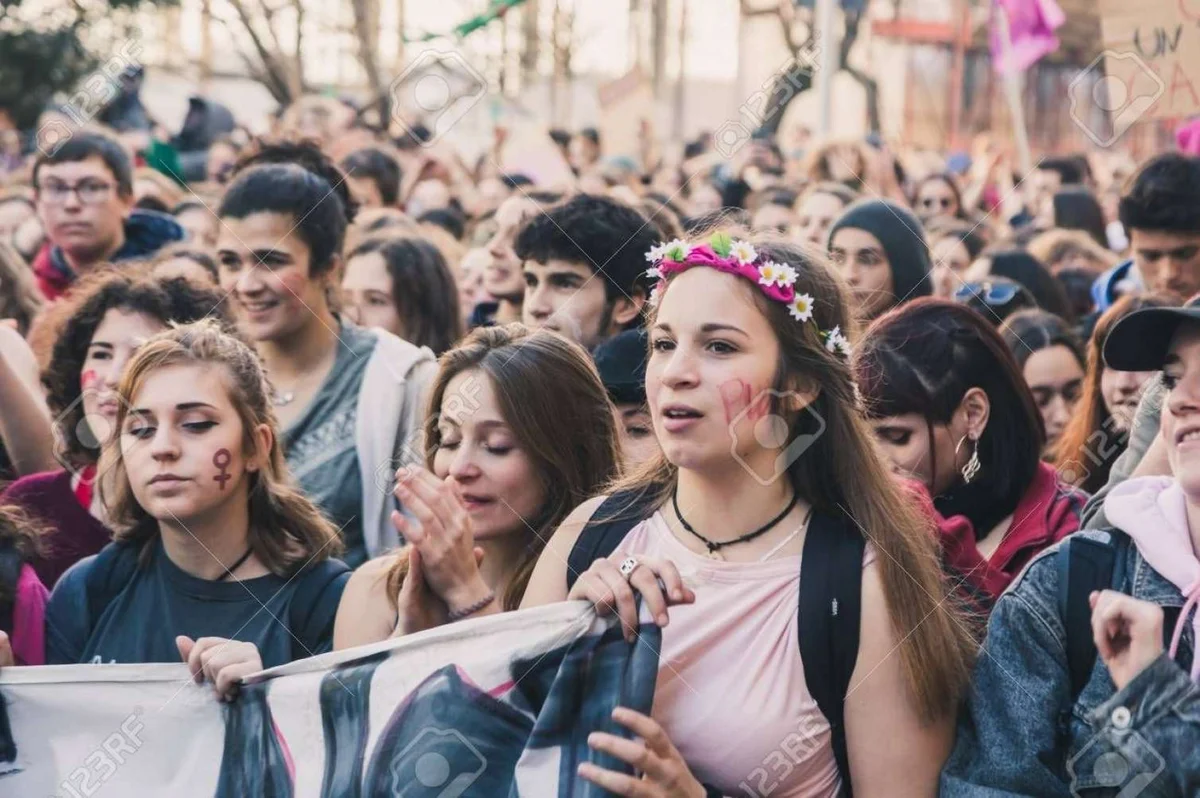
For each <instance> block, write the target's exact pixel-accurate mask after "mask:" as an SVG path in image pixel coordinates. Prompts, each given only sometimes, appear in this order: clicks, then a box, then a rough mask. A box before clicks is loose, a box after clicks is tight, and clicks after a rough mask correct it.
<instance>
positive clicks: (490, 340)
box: [387, 323, 620, 610]
mask: <svg viewBox="0 0 1200 798" xmlns="http://www.w3.org/2000/svg"><path fill="white" fill-rule="evenodd" d="M471 370H477V371H479V372H482V374H483V376H484V377H485V378H486V379H488V380H490V382H491V385H492V388H493V390H494V391H495V393H496V397H497V399H498V401H499V403H500V415H501V416H502V417H503V419H504V421H505V422H506V423H507V424H508V426H509V427H510V428H511V429H512V432H513V435H514V436H515V437H516V439H517V442H518V445H519V446H520V447H521V449H522V450H523V451H524V452H525V454H527V455H528V456H529V459H530V460H531V461H532V462H533V467H534V471H535V472H536V473H537V478H538V480H539V481H540V482H541V484H542V487H543V489H544V490H545V495H546V499H545V501H544V502H543V503H542V507H541V509H540V510H539V512H538V514H537V515H536V516H534V517H533V518H529V519H526V524H527V526H528V527H529V529H530V536H529V541H528V545H527V547H526V550H525V553H524V556H523V557H522V558H521V562H520V564H519V565H518V566H517V569H516V572H515V573H514V574H513V576H512V578H511V579H510V580H509V582H508V588H507V589H506V590H505V593H504V596H503V606H504V608H505V609H506V610H515V609H517V608H518V607H520V605H521V598H522V596H524V595H525V587H526V585H528V584H529V577H530V576H531V575H532V574H533V567H534V565H535V564H536V563H537V559H538V556H539V555H540V554H541V553H542V549H543V548H545V545H546V541H547V540H549V539H550V536H551V535H552V534H554V531H555V530H556V529H557V528H558V526H559V524H561V523H562V521H563V519H565V518H566V517H567V515H568V514H569V513H570V512H571V510H573V509H575V507H577V506H578V505H579V504H581V503H583V502H584V501H586V500H587V499H589V498H591V497H592V496H595V495H597V494H598V493H600V491H601V489H602V488H603V487H604V485H605V484H607V483H608V482H609V481H610V480H611V479H612V478H613V477H615V476H616V474H617V469H618V463H619V462H620V455H619V451H618V446H617V430H616V421H615V420H614V419H613V414H612V406H611V405H610V404H609V401H608V394H607V393H606V392H605V390H604V384H603V383H602V382H601V381H600V375H599V373H597V371H596V366H595V364H593V363H592V359H591V358H590V357H589V356H588V354H587V352H586V351H585V350H584V349H583V348H582V347H581V346H579V345H578V344H576V343H573V342H571V341H568V340H567V339H565V338H563V337H561V336H559V335H557V334H555V333H552V332H548V331H546V330H530V329H529V328H527V327H525V326H524V325H522V324H518V323H513V324H507V325H504V326H502V327H481V328H479V329H477V330H475V331H474V332H472V333H471V334H470V335H468V336H467V337H466V339H464V340H463V342H462V343H461V344H459V345H458V346H457V347H455V348H454V349H451V350H450V351H449V352H447V353H446V354H444V355H442V358H441V362H440V368H439V369H438V373H437V376H436V377H435V378H434V382H433V388H432V389H431V390H430V395H429V411H428V413H427V414H426V417H425V430H424V432H425V465H426V467H428V468H429V469H430V470H432V469H433V457H434V455H435V454H436V453H437V450H438V447H439V445H440V443H441V434H440V432H439V429H438V420H439V418H440V417H441V414H442V413H443V412H453V411H451V410H448V408H450V406H451V405H452V404H454V403H456V401H457V402H461V397H454V396H451V397H447V396H446V386H447V385H448V384H449V383H450V380H452V379H453V378H454V377H455V376H457V375H459V374H461V373H463V372H465V371H471ZM460 406H461V405H460ZM466 409H469V407H468V408H466ZM407 574H408V557H407V555H406V554H405V552H404V551H401V552H400V553H399V556H398V557H397V559H396V563H395V564H394V565H393V566H392V567H391V569H390V570H389V571H388V579H387V584H388V596H389V597H391V600H392V601H393V602H395V600H396V597H397V596H398V595H399V592H400V585H401V583H402V582H403V581H404V578H405V576H406V575H407Z"/></svg>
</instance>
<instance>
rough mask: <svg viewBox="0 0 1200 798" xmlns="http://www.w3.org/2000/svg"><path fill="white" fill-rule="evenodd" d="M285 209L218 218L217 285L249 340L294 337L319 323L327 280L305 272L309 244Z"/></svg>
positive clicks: (306, 270)
mask: <svg viewBox="0 0 1200 798" xmlns="http://www.w3.org/2000/svg"><path fill="white" fill-rule="evenodd" d="M295 227H296V220H295V219H293V218H292V216H291V215H290V214H285V213H270V212H263V213H252V214H250V215H249V216H246V217H245V218H242V219H234V218H233V217H228V218H225V219H223V220H222V224H221V231H220V234H219V236H218V239H217V263H218V264H219V271H220V275H221V290H222V291H224V292H225V293H226V294H227V295H228V296H230V297H232V298H233V303H234V307H235V308H236V309H237V316H238V323H239V325H240V326H241V329H242V332H243V333H244V334H245V335H246V337H247V338H249V339H250V340H251V341H279V340H283V339H286V338H289V337H294V336H295V334H296V333H297V332H299V331H300V330H302V329H304V328H305V326H307V325H308V324H315V323H320V322H319V320H318V318H317V315H316V312H317V311H319V310H320V309H323V308H325V307H326V304H325V283H324V281H323V280H322V279H320V278H313V277H310V276H309V274H310V273H309V267H310V260H309V255H310V253H309V249H308V245H307V244H305V243H304V241H303V240H301V238H300V236H299V235H297V234H296V232H295Z"/></svg>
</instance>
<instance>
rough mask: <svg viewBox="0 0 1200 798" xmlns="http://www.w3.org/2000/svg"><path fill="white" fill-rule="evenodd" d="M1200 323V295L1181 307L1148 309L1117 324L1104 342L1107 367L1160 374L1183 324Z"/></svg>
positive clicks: (1136, 312) (1139, 311)
mask: <svg viewBox="0 0 1200 798" xmlns="http://www.w3.org/2000/svg"><path fill="white" fill-rule="evenodd" d="M1187 321H1191V322H1195V323H1197V324H1200V296H1195V297H1193V298H1192V299H1191V300H1189V301H1188V303H1187V304H1186V305H1184V306H1183V307H1181V308H1144V309H1142V310H1138V311H1134V312H1133V313H1130V314H1129V315H1128V316H1126V317H1125V318H1123V319H1121V320H1120V321H1119V322H1117V324H1116V326H1115V327H1113V328H1112V332H1110V333H1109V334H1108V340H1106V341H1105V342H1104V364H1105V365H1106V366H1108V367H1109V368H1110V369H1116V370H1117V371H1159V370H1160V369H1162V367H1163V361H1165V360H1166V359H1167V350H1168V349H1169V348H1170V346H1171V339H1172V338H1174V337H1175V332H1176V331H1177V330H1178V329H1179V325H1181V324H1183V323H1184V322H1187Z"/></svg>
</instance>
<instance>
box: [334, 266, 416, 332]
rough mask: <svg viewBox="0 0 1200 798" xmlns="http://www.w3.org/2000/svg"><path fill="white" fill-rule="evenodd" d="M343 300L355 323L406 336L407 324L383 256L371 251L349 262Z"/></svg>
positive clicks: (343, 278) (343, 288) (343, 284)
mask: <svg viewBox="0 0 1200 798" xmlns="http://www.w3.org/2000/svg"><path fill="white" fill-rule="evenodd" d="M342 299H343V300H345V302H344V305H343V310H344V311H345V313H346V315H347V316H348V317H349V318H350V320H351V321H352V322H354V323H355V324H358V325H361V326H363V327H381V328H383V329H385V330H387V331H388V332H390V333H392V334H393V335H398V336H400V337H401V338H403V337H405V336H404V324H403V322H402V321H401V319H400V314H399V313H397V312H396V303H395V302H394V301H393V300H392V275H391V274H390V273H389V272H388V268H387V262H386V261H385V260H384V259H383V255H381V254H380V253H378V252H368V253H366V254H364V255H356V256H355V257H353V258H351V259H350V260H348V261H346V274H345V276H344V277H342Z"/></svg>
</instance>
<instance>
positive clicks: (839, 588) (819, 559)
mask: <svg viewBox="0 0 1200 798" xmlns="http://www.w3.org/2000/svg"><path fill="white" fill-rule="evenodd" d="M865 550H866V540H865V539H864V538H863V536H862V535H861V534H859V532H858V529H857V528H856V527H854V526H852V525H851V524H850V523H849V522H848V521H847V519H846V518H844V517H839V516H831V515H828V514H826V513H822V512H815V511H814V512H813V517H812V520H811V521H810V522H809V525H808V534H807V536H806V538H805V540H804V553H803V555H802V556H801V558H800V606H799V610H798V624H799V627H798V628H799V630H800V631H799V635H798V637H799V638H800V659H801V661H802V662H803V663H804V680H805V682H807V684H808V691H809V693H810V694H811V695H812V697H813V700H815V701H816V702H817V707H818V708H819V709H820V710H821V714H822V715H824V716H825V719H826V720H827V721H828V722H829V728H830V737H831V740H832V745H833V755H834V758H835V759H836V760H837V766H838V772H839V773H840V774H841V776H842V784H843V785H844V788H843V791H844V794H845V795H847V796H850V795H853V794H854V790H853V788H852V786H851V784H850V757H849V753H848V751H847V748H846V724H845V701H846V692H847V690H848V689H849V688H850V678H851V676H852V675H853V674H854V665H855V663H856V662H857V661H858V637H859V627H860V622H861V620H862V569H863V555H864V553H865Z"/></svg>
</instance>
